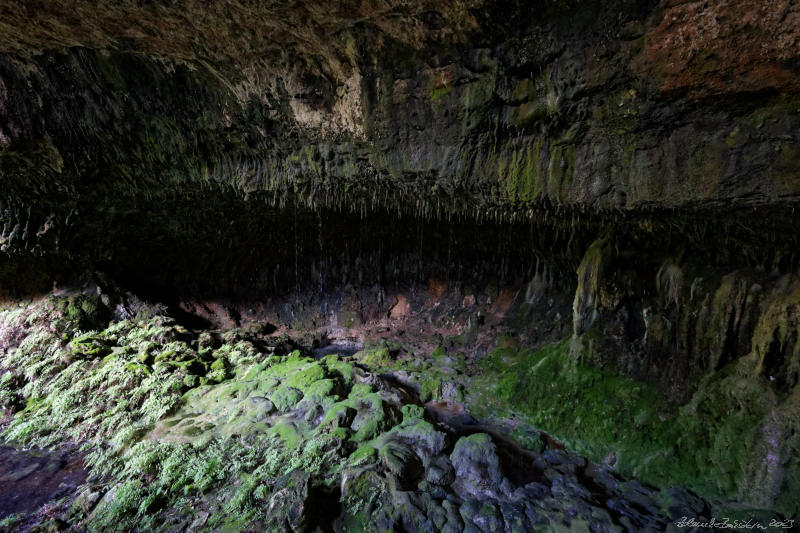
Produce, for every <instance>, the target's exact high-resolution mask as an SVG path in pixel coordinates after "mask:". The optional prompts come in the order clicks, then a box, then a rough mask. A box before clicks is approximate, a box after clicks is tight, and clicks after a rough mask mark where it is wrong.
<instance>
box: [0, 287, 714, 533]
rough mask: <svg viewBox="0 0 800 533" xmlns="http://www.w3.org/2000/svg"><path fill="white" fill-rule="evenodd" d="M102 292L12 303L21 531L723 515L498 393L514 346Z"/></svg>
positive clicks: (11, 445)
mask: <svg viewBox="0 0 800 533" xmlns="http://www.w3.org/2000/svg"><path fill="white" fill-rule="evenodd" d="M95 303H96V302H95V301H94V300H93V299H91V298H85V297H83V296H78V297H75V296H70V297H55V296H50V297H47V298H44V299H40V300H36V301H29V302H23V303H19V304H15V305H10V306H6V308H5V310H4V311H2V315H0V333H2V339H0V340H2V343H3V347H4V351H3V354H4V355H3V360H2V385H3V389H2V401H3V407H4V408H5V409H6V411H7V413H9V414H8V417H7V419H6V424H5V428H4V431H3V433H2V439H3V443H4V445H3V447H2V448H0V519H2V522H0V525H2V527H4V528H6V529H8V530H10V531H37V530H41V528H50V529H52V530H71V531H83V530H90V531H105V530H109V529H115V530H126V531H323V532H325V531H362V530H363V531H390V530H392V531H609V532H611V531H679V530H680V528H679V527H678V525H676V524H678V521H679V520H680V519H681V518H683V517H692V518H696V519H697V520H701V521H702V520H704V519H708V518H709V517H711V516H712V512H713V509H714V505H715V504H712V503H709V502H708V501H706V500H704V499H701V498H699V497H697V496H695V495H694V494H692V493H691V492H690V491H687V490H685V489H683V488H679V487H675V486H662V487H660V488H658V487H655V486H653V485H650V484H647V483H643V482H640V481H637V480H635V479H632V478H631V477H630V476H626V475H623V474H622V473H620V472H618V471H617V469H616V466H617V460H616V457H615V456H614V454H609V455H608V456H606V457H602V458H601V459H602V460H594V461H592V460H588V459H587V458H585V457H584V456H582V455H580V454H578V453H574V452H573V451H570V449H569V446H568V445H566V446H565V444H564V443H562V442H560V441H559V440H558V439H557V438H555V437H553V436H551V435H548V434H546V433H543V432H541V431H539V430H537V429H536V428H535V427H534V425H532V424H531V423H530V422H529V421H528V420H526V419H525V417H524V416H522V415H520V413H517V412H515V411H514V410H513V409H511V410H508V409H505V410H504V409H501V408H499V407H498V408H496V409H495V407H494V406H495V404H494V403H493V402H495V401H496V400H498V399H502V391H501V390H500V389H495V388H494V385H491V387H489V385H487V383H489V381H491V380H495V381H497V376H496V375H494V374H493V373H492V372H496V371H497V368H500V367H499V366H497V365H498V364H499V363H498V361H497V360H498V358H499V359H503V360H505V359H508V358H509V357H510V356H509V355H508V354H505V352H502V351H500V352H498V353H497V354H494V355H492V356H491V357H490V358H488V359H487V360H488V361H490V362H492V361H493V363H492V364H493V365H494V366H485V365H483V363H481V362H480V361H476V360H475V359H474V358H472V357H467V356H465V355H463V354H460V353H458V352H457V351H456V350H455V349H451V350H449V351H446V350H444V349H441V348H437V349H435V350H433V351H432V352H431V353H428V354H420V353H418V352H417V351H415V350H412V349H409V348H408V347H407V346H404V345H403V344H402V343H399V342H397V341H396V340H391V339H397V338H398V336H397V335H391V334H387V335H386V337H387V338H384V339H379V340H376V341H370V343H368V344H367V345H361V344H359V343H353V342H351V341H349V340H346V339H345V340H341V339H339V340H337V339H335V338H334V339H328V340H327V341H326V342H324V343H322V344H320V345H316V346H313V347H304V346H302V345H301V344H299V343H298V342H296V341H295V340H293V339H292V338H291V337H289V336H287V335H285V334H281V333H280V332H270V333H267V329H265V328H263V327H261V326H259V325H258V324H249V325H246V326H242V327H234V328H230V329H208V330H193V329H188V328H186V327H183V326H181V325H180V324H179V323H178V322H177V321H176V320H175V319H173V318H171V317H169V316H166V315H164V314H157V313H153V312H150V311H147V310H144V311H141V312H139V313H138V314H137V315H136V316H135V317H132V318H127V319H125V318H123V319H118V318H115V319H112V320H111V321H110V322H109V321H107V320H106V321H101V323H102V325H100V326H95V324H92V323H91V321H92V320H93V316H92V314H93V313H95V312H96V307H95ZM388 333H391V332H388ZM400 337H402V336H400ZM503 343H507V341H504V340H502V339H501V340H500V344H501V345H503ZM559 353H560V352H559ZM564 353H566V352H564ZM504 354H505V355H504ZM482 365H483V366H482ZM500 372H503V373H506V374H507V373H508V372H507V371H506V370H500ZM487 380H489V381H487ZM500 381H502V380H500ZM491 383H494V381H491ZM487 387H489V388H487ZM576 423H577V422H576ZM75 444H80V445H82V446H83V447H82V449H83V450H84V452H83V453H84V455H78V454H76V452H74V451H71V450H73V446H74V445H75ZM41 448H46V449H48V450H49V451H47V452H43V451H36V450H40V449H41ZM25 449H32V450H34V451H23V450H25ZM696 530H697V531H702V529H696Z"/></svg>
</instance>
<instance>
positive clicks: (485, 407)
mask: <svg viewBox="0 0 800 533" xmlns="http://www.w3.org/2000/svg"><path fill="white" fill-rule="evenodd" d="M569 344H570V343H569V342H562V343H558V344H554V345H551V346H548V347H546V348H543V349H541V350H538V351H524V350H518V349H516V348H514V347H509V348H498V349H497V350H495V351H494V352H493V353H492V354H491V355H490V356H489V357H487V358H486V359H485V360H484V361H483V362H482V364H481V366H482V372H481V373H479V375H478V377H476V378H473V381H472V382H471V384H470V387H469V395H468V398H467V402H468V405H470V407H471V409H472V410H473V412H475V413H476V414H478V415H480V416H482V417H487V418H495V417H505V416H510V415H511V414H515V415H516V416H518V417H520V418H521V419H522V420H525V422H526V424H528V425H529V426H530V427H531V428H535V429H539V430H542V431H545V432H547V433H550V434H552V435H554V436H555V437H557V438H559V439H562V440H564V441H565V442H566V444H567V445H568V446H569V447H570V448H571V449H574V450H575V451H577V452H579V453H582V454H585V455H586V456H588V457H589V458H590V459H592V460H595V461H603V460H604V459H607V458H609V457H614V458H615V460H614V462H615V465H616V467H617V469H618V470H620V471H621V472H623V473H625V474H628V475H635V476H637V477H639V478H642V479H644V480H646V481H648V482H651V483H654V484H657V485H660V486H669V485H683V486H687V487H690V488H692V489H693V490H696V491H697V492H698V493H700V494H702V495H705V496H720V495H726V496H738V497H741V498H744V499H745V500H751V501H752V500H753V498H756V497H757V494H756V493H747V490H746V489H743V488H744V487H745V486H746V485H747V483H748V479H752V478H753V477H758V476H761V475H762V474H763V473H764V471H765V466H764V463H763V459H764V457H765V456H766V455H767V454H768V453H769V450H767V449H765V446H766V445H765V441H764V435H763V427H764V424H765V417H766V416H767V415H768V405H769V400H767V398H769V394H768V393H767V392H765V388H766V387H768V385H767V384H766V382H765V381H763V380H753V379H752V378H751V377H750V376H749V375H747V374H748V373H749V372H748V371H747V368H749V365H750V363H747V362H746V361H741V362H740V363H739V364H738V365H737V366H731V367H728V368H726V369H723V370H722V371H720V372H718V373H716V374H714V375H713V376H712V377H711V378H710V379H709V380H707V382H706V383H705V384H704V386H703V387H702V388H701V389H700V390H699V391H698V392H697V393H696V394H695V395H694V397H693V398H692V400H691V401H690V402H689V403H687V404H686V405H684V406H682V407H680V408H679V409H678V408H675V407H672V406H670V405H669V404H667V403H666V402H665V401H663V400H662V399H661V398H660V396H659V395H658V394H657V393H656V392H655V391H654V390H653V389H652V388H651V387H649V386H648V385H646V384H644V383H641V382H637V381H635V380H632V379H630V378H626V377H623V376H619V375H617V374H615V373H613V372H609V371H606V370H603V369H599V368H595V367H593V366H591V365H589V364H586V363H583V362H580V361H579V360H578V359H576V358H575V357H574V356H573V355H572V354H571V350H570V345H569ZM796 476H797V472H796V471H792V473H791V474H790V475H789V478H790V479H794V478H795V477H796ZM788 510H791V508H788V509H785V511H788Z"/></svg>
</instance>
